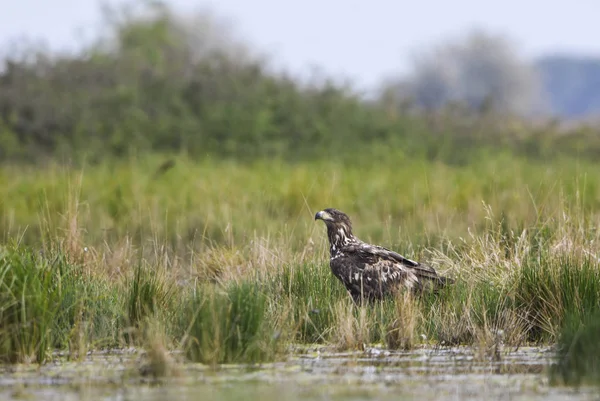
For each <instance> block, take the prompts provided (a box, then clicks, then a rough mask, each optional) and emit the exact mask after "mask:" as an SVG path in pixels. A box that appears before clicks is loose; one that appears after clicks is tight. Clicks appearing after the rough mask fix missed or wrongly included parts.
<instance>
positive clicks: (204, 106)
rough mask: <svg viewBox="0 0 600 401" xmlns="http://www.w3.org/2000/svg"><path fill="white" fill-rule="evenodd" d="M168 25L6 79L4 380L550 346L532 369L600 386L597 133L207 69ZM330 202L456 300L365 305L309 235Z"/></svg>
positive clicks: (0, 112) (487, 355) (482, 358)
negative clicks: (440, 281)
mask: <svg viewBox="0 0 600 401" xmlns="http://www.w3.org/2000/svg"><path fill="white" fill-rule="evenodd" d="M170 18H171V16H170V15H168V14H167V15H161V16H160V18H158V19H156V20H153V19H141V20H136V19H134V20H129V21H126V23H120V24H115V32H114V35H113V36H114V37H112V40H114V41H116V43H117V45H115V44H114V43H113V46H112V47H111V46H108V50H107V48H106V47H103V46H99V45H98V46H94V47H91V48H89V49H86V51H85V52H84V53H82V54H79V55H68V56H56V57H45V56H44V55H43V54H39V53H35V54H34V56H33V58H31V57H29V58H24V59H23V60H19V59H14V58H13V59H9V60H7V61H6V63H5V67H6V68H5V69H4V70H2V72H1V73H0V157H1V158H2V159H1V165H0V235H1V236H2V237H1V239H2V241H1V244H0V305H1V307H0V361H1V362H2V363H4V364H5V365H4V366H5V369H7V372H9V371H10V372H14V371H15V370H16V371H17V372H18V371H20V369H24V370H27V368H25V367H24V366H26V365H23V364H34V365H37V364H40V365H41V366H42V367H44V366H46V367H47V366H50V365H52V364H54V363H56V364H61V366H65V367H68V366H71V365H70V364H72V363H80V364H79V365H78V366H86V363H88V362H89V360H90V358H92V357H93V356H94V355H97V354H98V353H102V352H108V351H110V350H128V349H134V350H136V352H138V351H139V352H141V353H142V354H143V356H139V355H138V354H137V353H136V354H135V355H136V356H135V358H134V359H133V360H134V361H135V363H133V365H135V369H134V371H135V372H136V374H137V375H142V376H143V377H145V378H148V377H151V378H164V377H169V378H175V377H178V374H181V372H186V369H192V370H193V368H190V366H196V367H197V366H202V369H205V368H206V367H207V366H208V367H211V368H215V367H219V366H220V367H221V369H224V367H223V365H222V364H228V365H227V366H237V365H235V364H240V363H242V364H248V365H244V366H254V367H256V366H267V367H268V366H275V365H271V364H277V363H285V361H290V360H295V359H294V358H299V355H300V354H299V352H298V349H302V348H305V347H316V346H319V347H327V350H328V352H331V353H332V355H335V353H336V352H338V353H339V352H345V353H346V354H344V355H345V357H350V356H351V357H352V358H353V360H354V359H356V355H362V354H361V353H363V354H364V353H365V352H370V351H369V350H373V349H380V348H382V349H385V350H386V351H385V352H391V353H392V354H391V355H396V356H398V355H401V354H402V352H408V353H409V354H410V352H412V353H413V354H410V355H420V354H419V353H420V352H433V351H432V350H436V352H441V353H442V354H440V355H446V354H444V352H453V351H452V350H453V349H455V348H456V347H464V346H468V347H470V348H469V351H468V352H469V355H470V358H471V359H470V360H473V361H476V362H477V363H482V364H483V365H482V366H487V365H485V364H486V363H488V362H489V363H496V364H500V363H501V362H502V361H503V360H510V357H511V355H514V353H515V352H518V350H520V349H521V348H522V347H531V346H537V347H540V346H544V347H547V346H552V347H554V348H553V349H554V351H555V355H556V358H555V359H552V360H553V361H554V367H553V368H549V366H550V365H551V363H550V362H548V363H545V364H543V366H542V367H541V368H540V371H539V372H536V374H538V375H540V374H541V373H543V374H544V375H545V374H546V373H547V372H548V373H549V374H550V377H551V378H552V383H553V384H568V385H570V384H592V383H597V382H598V381H599V380H600V369H599V362H598V361H599V360H600V349H599V348H598V347H597V344H595V343H594V339H595V333H596V332H597V329H598V325H597V322H598V311H599V309H600V308H599V307H600V268H599V265H598V255H599V253H600V242H599V240H600V231H599V230H598V227H599V223H600V184H599V183H600V169H599V168H598V167H599V166H598V162H597V156H598V155H600V148H599V145H598V144H600V142H598V138H599V136H598V130H597V129H596V128H594V127H586V126H577V127H575V128H573V129H572V130H571V131H569V132H564V131H563V130H562V129H559V128H558V126H557V124H554V123H549V124H537V123H536V124H533V123H528V122H526V121H523V120H521V119H518V118H512V117H510V116H504V115H498V114H495V113H494V112H493V110H481V111H478V112H477V113H472V112H467V111H466V110H464V109H462V108H459V107H454V106H452V107H448V108H447V109H444V110H442V111H439V112H436V113H419V112H415V111H414V110H410V109H405V108H403V107H404V106H403V105H398V104H393V103H390V102H387V101H385V99H379V100H377V101H368V102H367V101H365V100H364V99H362V98H360V97H359V96H358V95H357V94H355V93H353V92H352V91H351V90H350V89H349V88H347V87H345V86H342V85H340V84H337V83H335V82H334V81H333V80H324V81H323V82H317V83H311V84H306V83H298V82H296V81H294V80H292V79H291V78H289V77H286V76H283V75H278V74H274V73H272V72H270V70H269V68H268V66H266V65H264V64H262V62H261V61H260V60H257V59H233V58H231V57H232V56H231V54H227V53H219V52H217V53H215V54H213V53H207V54H204V55H203V58H202V57H201V58H197V57H196V55H194V54H190V53H188V51H189V49H188V48H187V47H178V45H175V44H176V43H181V42H180V41H177V40H175V41H173V40H172V39H173V37H172V36H170V35H174V34H176V35H180V34H182V32H181V31H177V30H173V29H172V28H173V26H172V25H170V24H172V23H173V21H172V20H171V19H170ZM175 39H178V40H179V39H181V38H180V37H179V36H177V37H176V38H175ZM32 60H33V61H32ZM74 76H77V77H78V79H73V78H72V77H74ZM325 207H336V208H339V209H341V210H344V211H345V212H347V213H348V214H349V215H350V216H351V218H352V220H353V223H354V231H355V234H356V235H357V236H359V237H360V238H361V239H364V240H365V241H369V242H371V243H375V244H380V245H383V246H386V247H388V248H390V249H393V250H395V251H398V252H399V253H401V254H403V255H405V256H407V257H409V258H411V259H415V260H419V261H424V262H427V263H429V264H431V265H432V266H434V267H435V268H436V270H437V271H438V272H440V273H441V274H443V275H447V276H449V277H452V278H454V279H455V280H456V282H455V284H453V285H451V286H448V287H447V288H446V289H444V290H443V291H441V292H440V293H438V294H434V295H425V296H423V297H418V298H414V297H408V296H399V297H398V298H397V299H388V300H386V301H383V302H379V303H376V304H374V305H372V306H369V307H357V306H356V305H354V304H353V303H352V301H351V300H350V298H349V297H348V295H347V294H346V292H345V291H344V289H343V286H342V284H341V283H339V282H337V281H336V279H335V278H334V277H333V275H332V274H331V272H330V269H329V266H328V247H327V244H326V234H325V230H324V227H323V226H322V225H321V224H315V222H314V220H313V216H314V214H315V212H316V211H318V210H321V209H323V208H325ZM382 352H383V351H382ZM138 356H139V358H138ZM198 364H202V365H198ZM231 364H234V365H231ZM473 366H477V365H473ZM495 366H496V365H495ZM11 369H12V370H11ZM123 371H126V372H129V370H127V369H124V370H123ZM119 372H121V370H119ZM7 380H8V379H7ZM119 380H121V379H119ZM123 380H124V379H123ZM260 391H262V390H260ZM260 391H259V392H260ZM367 392H368V391H367ZM257 398H258V396H257ZM342 398H343V397H342ZM182 399H184V398H183V396H182Z"/></svg>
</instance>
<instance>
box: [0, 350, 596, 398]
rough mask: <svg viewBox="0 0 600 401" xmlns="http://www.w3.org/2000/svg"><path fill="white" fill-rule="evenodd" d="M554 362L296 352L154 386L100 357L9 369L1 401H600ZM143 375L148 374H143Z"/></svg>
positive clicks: (138, 361)
mask: <svg viewBox="0 0 600 401" xmlns="http://www.w3.org/2000/svg"><path fill="white" fill-rule="evenodd" d="M552 360H553V354H552V352H551V351H550V350H549V349H544V348H534V347H530V348H520V349H518V350H511V351H506V350H504V351H502V352H501V353H500V354H496V356H495V357H494V355H493V353H492V355H491V356H490V355H485V354H480V353H478V351H477V350H475V349H472V348H466V347H465V348H439V349H434V348H423V349H417V350H413V351H410V352H400V351H387V350H384V349H380V348H369V349H367V350H366V351H360V352H342V353H341V352H334V351H332V350H329V349H327V348H324V347H321V348H309V349H301V348H298V349H297V350H295V351H294V353H293V354H292V356H290V357H289V358H288V359H287V360H286V361H284V362H277V363H269V364H262V365H260V366H248V365H224V366H221V367H219V368H217V369H214V368H210V367H208V366H205V365H202V364H192V363H185V364H178V365H176V366H175V367H174V369H175V374H174V376H173V377H170V378H168V379H160V380H156V379H154V378H153V377H152V376H151V375H142V374H140V367H141V366H144V358H143V356H140V355H139V353H136V352H135V351H133V350H132V351H119V352H94V353H90V354H88V356H87V358H86V360H85V361H83V362H66V361H64V360H62V359H61V358H57V361H56V362H53V363H48V364H46V365H44V366H41V367H36V366H31V365H29V366H27V365H19V366H7V367H3V368H2V372H1V373H2V374H1V375H0V399H2V400H61V401H71V400H87V401H100V400H105V401H125V400H138V399H144V400H150V401H159V400H160V401H162V400H173V401H184V400H198V399H204V400H217V401H230V400H257V401H271V400H273V401H275V400H284V399H285V400H298V401H299V400H308V401H311V400H340V401H354V400H356V401H358V400H367V399H380V400H398V399H407V400H413V399H414V400H419V401H425V400H482V399H486V400H487V399H497V400H550V401H558V400H598V399H600V397H598V396H597V393H598V392H597V390H595V389H593V388H582V389H574V388H565V387H551V386H549V384H548V379H547V374H546V370H547V369H548V367H549V366H550V363H551V362H552ZM142 371H143V369H142Z"/></svg>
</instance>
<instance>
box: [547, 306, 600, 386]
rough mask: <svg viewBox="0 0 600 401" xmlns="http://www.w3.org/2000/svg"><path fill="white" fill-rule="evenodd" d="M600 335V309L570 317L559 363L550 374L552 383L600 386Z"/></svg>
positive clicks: (560, 348)
mask: <svg viewBox="0 0 600 401" xmlns="http://www.w3.org/2000/svg"><path fill="white" fill-rule="evenodd" d="M582 315H583V316H582ZM599 333H600V309H599V308H597V307H596V308H593V309H588V310H584V311H580V312H579V313H569V314H568V315H567V316H566V318H565V319H564V323H563V328H562V331H561V334H560V338H559V340H558V360H557V363H556V364H554V365H553V366H552V368H551V370H550V377H551V379H552V382H554V383H555V384H566V385H581V384H595V385H600V341H598V334H599Z"/></svg>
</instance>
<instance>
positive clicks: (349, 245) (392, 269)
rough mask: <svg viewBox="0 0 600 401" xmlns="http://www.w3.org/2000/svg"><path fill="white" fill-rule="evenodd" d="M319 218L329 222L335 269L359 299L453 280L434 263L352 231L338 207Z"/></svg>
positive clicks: (434, 285)
mask: <svg viewBox="0 0 600 401" xmlns="http://www.w3.org/2000/svg"><path fill="white" fill-rule="evenodd" d="M315 220H323V221H324V222H325V225H326V226H327V236H328V237H329V250H330V256H331V258H330V261H329V265H330V267H331V271H332V272H333V274H334V275H335V276H336V277H337V278H338V279H339V280H340V281H341V282H342V283H343V284H344V286H345V287H346V289H347V290H348V292H349V293H350V295H351V296H352V298H353V299H354V301H355V302H360V301H361V300H362V299H368V300H377V299H382V298H384V297H385V296H388V295H392V294H394V293H395V292H396V291H397V290H398V289H400V288H407V289H409V290H411V291H413V292H420V291H423V290H424V289H426V288H430V289H433V290H435V289H439V288H441V287H442V286H444V285H445V284H446V283H447V282H452V280H450V279H448V278H446V277H441V276H439V275H438V274H437V273H436V271H435V270H434V269H433V268H432V267H430V266H427V265H424V264H421V263H418V262H415V261H414V260H410V259H407V258H405V257H404V256H402V255H400V254H398V253H396V252H393V251H390V250H389V249H386V248H383V247H381V246H377V245H371V244H367V243H365V242H363V241H361V240H359V239H358V238H356V237H355V236H354V235H353V234H352V223H351V222H350V218H349V217H348V216H347V215H346V214H345V213H343V212H341V211H339V210H337V209H333V208H329V209H325V210H322V211H320V212H318V213H317V214H316V215H315Z"/></svg>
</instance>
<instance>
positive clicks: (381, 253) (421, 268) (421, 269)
mask: <svg viewBox="0 0 600 401" xmlns="http://www.w3.org/2000/svg"><path fill="white" fill-rule="evenodd" d="M359 252H364V253H366V254H372V255H373V256H375V257H376V258H378V259H379V260H381V261H385V260H388V261H392V262H393V263H392V264H393V265H394V266H395V267H396V268H397V269H402V270H406V271H407V272H411V273H413V274H414V275H415V276H417V278H418V279H419V280H421V279H430V280H439V279H440V276H439V275H438V274H437V272H436V271H435V269H434V268H433V267H431V266H428V265H425V264H423V263H419V262H416V261H414V260H411V259H408V258H405V257H404V256H402V255H400V254H399V253H397V252H394V251H390V250H389V249H386V248H384V247H381V246H377V245H370V244H366V243H363V244H361V247H360V249H359Z"/></svg>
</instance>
